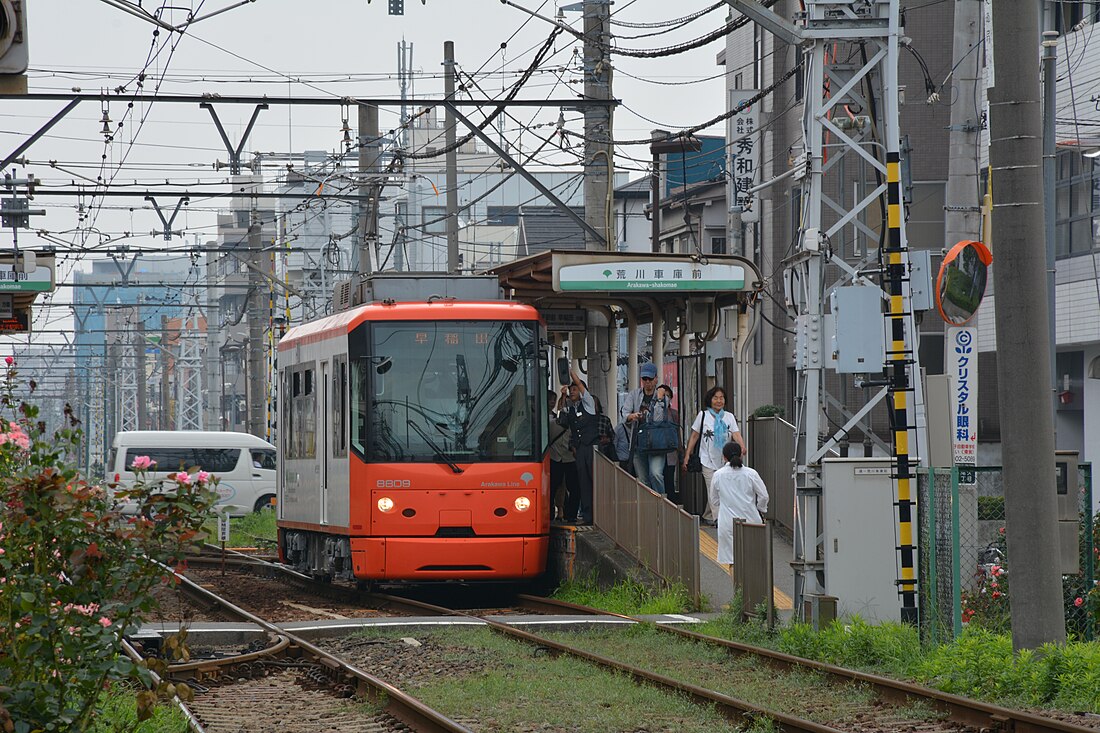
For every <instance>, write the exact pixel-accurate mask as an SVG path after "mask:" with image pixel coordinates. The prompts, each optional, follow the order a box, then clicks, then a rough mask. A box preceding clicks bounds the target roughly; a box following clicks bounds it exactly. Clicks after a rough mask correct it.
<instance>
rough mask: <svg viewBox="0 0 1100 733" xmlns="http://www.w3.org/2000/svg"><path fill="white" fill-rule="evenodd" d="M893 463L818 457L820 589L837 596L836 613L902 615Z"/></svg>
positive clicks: (895, 617)
mask: <svg viewBox="0 0 1100 733" xmlns="http://www.w3.org/2000/svg"><path fill="white" fill-rule="evenodd" d="M892 466H893V461H892V460H891V459H890V458H886V457H882V458H826V459H825V460H823V461H822V478H823V481H824V486H823V488H822V500H821V506H822V525H823V526H822V529H823V534H824V539H825V547H824V552H825V557H824V560H825V593H826V594H827V595H830V596H833V597H835V598H836V599H837V616H838V617H842V616H845V615H850V614H859V615H860V617H862V618H863V619H865V620H867V621H898V620H900V618H901V598H900V596H899V595H898V587H897V582H896V581H897V578H898V574H899V569H898V562H899V560H898V553H897V545H898V541H897V533H898V528H897V509H896V508H895V507H894V482H893V479H892V478H891V472H892ZM913 491H914V492H915V491H916V481H913ZM914 498H915V496H914ZM913 529H914V538H913V541H914V542H916V536H915V530H916V527H915V526H914V528H913Z"/></svg>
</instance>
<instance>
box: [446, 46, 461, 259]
mask: <svg viewBox="0 0 1100 733" xmlns="http://www.w3.org/2000/svg"><path fill="white" fill-rule="evenodd" d="M443 91H444V93H445V94H446V96H447V99H454V98H455V44H454V41H444V42H443ZM443 119H444V122H443V126H444V131H443V134H444V145H446V146H447V273H448V274H450V275H457V274H458V151H457V150H455V149H454V146H455V141H456V140H457V135H456V130H455V125H456V124H457V123H456V122H455V113H454V110H453V109H451V108H450V107H447V111H446V114H445V115H444V117H443Z"/></svg>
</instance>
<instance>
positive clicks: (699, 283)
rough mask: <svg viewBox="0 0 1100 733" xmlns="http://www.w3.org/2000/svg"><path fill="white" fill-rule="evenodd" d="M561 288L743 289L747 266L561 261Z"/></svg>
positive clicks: (557, 275)
mask: <svg viewBox="0 0 1100 733" xmlns="http://www.w3.org/2000/svg"><path fill="white" fill-rule="evenodd" d="M554 279H555V282H554V285H555V289H556V290H557V291H558V292H563V293H564V292H574V291H594V290H602V291H607V290H610V291H630V290H634V291H639V292H677V291H685V290H744V289H745V268H744V267H742V266H741V265H734V264H728V263H707V264H701V263H699V262H694V261H692V260H689V259H684V260H682V261H676V260H667V259H665V260H659V261H654V260H626V261H617V262H614V263H585V264H576V265H562V266H561V267H560V268H558V270H557V272H556V273H555V278H554Z"/></svg>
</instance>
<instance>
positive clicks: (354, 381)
mask: <svg viewBox="0 0 1100 733" xmlns="http://www.w3.org/2000/svg"><path fill="white" fill-rule="evenodd" d="M367 365H368V361H367V359H365V358H364V359H356V360H355V361H354V362H352V365H351V405H350V407H352V408H353V411H352V416H351V446H352V447H353V448H355V450H357V451H359V452H360V453H366V451H367V422H366V421H367V399H368V396H367V389H368V385H367Z"/></svg>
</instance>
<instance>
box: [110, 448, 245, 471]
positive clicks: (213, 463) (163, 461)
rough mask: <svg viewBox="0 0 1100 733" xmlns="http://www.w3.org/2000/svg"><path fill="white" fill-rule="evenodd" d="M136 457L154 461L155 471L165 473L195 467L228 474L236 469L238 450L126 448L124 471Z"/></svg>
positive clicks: (239, 450) (238, 456)
mask: <svg viewBox="0 0 1100 733" xmlns="http://www.w3.org/2000/svg"><path fill="white" fill-rule="evenodd" d="M138 456H149V458H150V460H153V461H156V464H157V465H156V468H155V471H156V472H157V473H166V472H173V471H180V470H184V471H189V470H190V469H192V468H195V467H196V466H197V467H198V468H200V469H202V470H203V471H209V472H210V473H228V472H230V471H232V470H233V469H234V468H236V467H237V461H239V460H240V457H241V449H240V448H127V449H126V469H127V470H129V469H130V467H131V466H132V465H133V463H134V459H135V458H137V457H138Z"/></svg>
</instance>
